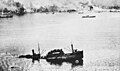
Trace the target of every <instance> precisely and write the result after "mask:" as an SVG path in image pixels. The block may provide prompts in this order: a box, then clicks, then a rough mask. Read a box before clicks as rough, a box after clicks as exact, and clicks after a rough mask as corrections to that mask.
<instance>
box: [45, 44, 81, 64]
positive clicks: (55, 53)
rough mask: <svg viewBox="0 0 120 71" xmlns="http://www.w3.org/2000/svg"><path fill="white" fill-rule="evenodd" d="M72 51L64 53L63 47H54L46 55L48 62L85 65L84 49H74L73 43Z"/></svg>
mask: <svg viewBox="0 0 120 71" xmlns="http://www.w3.org/2000/svg"><path fill="white" fill-rule="evenodd" d="M71 48H72V53H64V52H63V51H62V49H54V50H52V51H50V52H48V54H47V55H46V56H45V57H44V58H45V59H46V61H47V62H49V63H50V64H55V65H62V63H63V62H67V63H72V65H83V59H82V58H83V50H82V51H78V50H77V49H75V50H74V49H73V44H71Z"/></svg>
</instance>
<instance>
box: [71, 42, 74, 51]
mask: <svg viewBox="0 0 120 71" xmlns="http://www.w3.org/2000/svg"><path fill="white" fill-rule="evenodd" d="M71 49H72V53H74V49H73V44H71Z"/></svg>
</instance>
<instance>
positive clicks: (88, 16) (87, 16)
mask: <svg viewBox="0 0 120 71" xmlns="http://www.w3.org/2000/svg"><path fill="white" fill-rule="evenodd" d="M95 17H96V16H90V15H86V16H82V18H95Z"/></svg>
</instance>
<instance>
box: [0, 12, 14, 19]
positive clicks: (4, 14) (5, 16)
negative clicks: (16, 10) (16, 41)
mask: <svg viewBox="0 0 120 71" xmlns="http://www.w3.org/2000/svg"><path fill="white" fill-rule="evenodd" d="M12 17H13V15H12V14H10V13H3V12H2V14H1V15H0V18H12Z"/></svg>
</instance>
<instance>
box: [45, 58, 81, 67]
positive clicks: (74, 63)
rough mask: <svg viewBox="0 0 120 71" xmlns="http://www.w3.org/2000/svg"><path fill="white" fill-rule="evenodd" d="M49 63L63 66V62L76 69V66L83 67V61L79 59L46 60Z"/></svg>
mask: <svg viewBox="0 0 120 71" xmlns="http://www.w3.org/2000/svg"><path fill="white" fill-rule="evenodd" d="M46 61H47V62H49V63H50V64H51V65H59V66H61V65H62V64H63V62H66V63H69V64H71V67H75V66H83V60H82V59H79V60H74V59H72V60H69V61H67V60H46Z"/></svg>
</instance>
